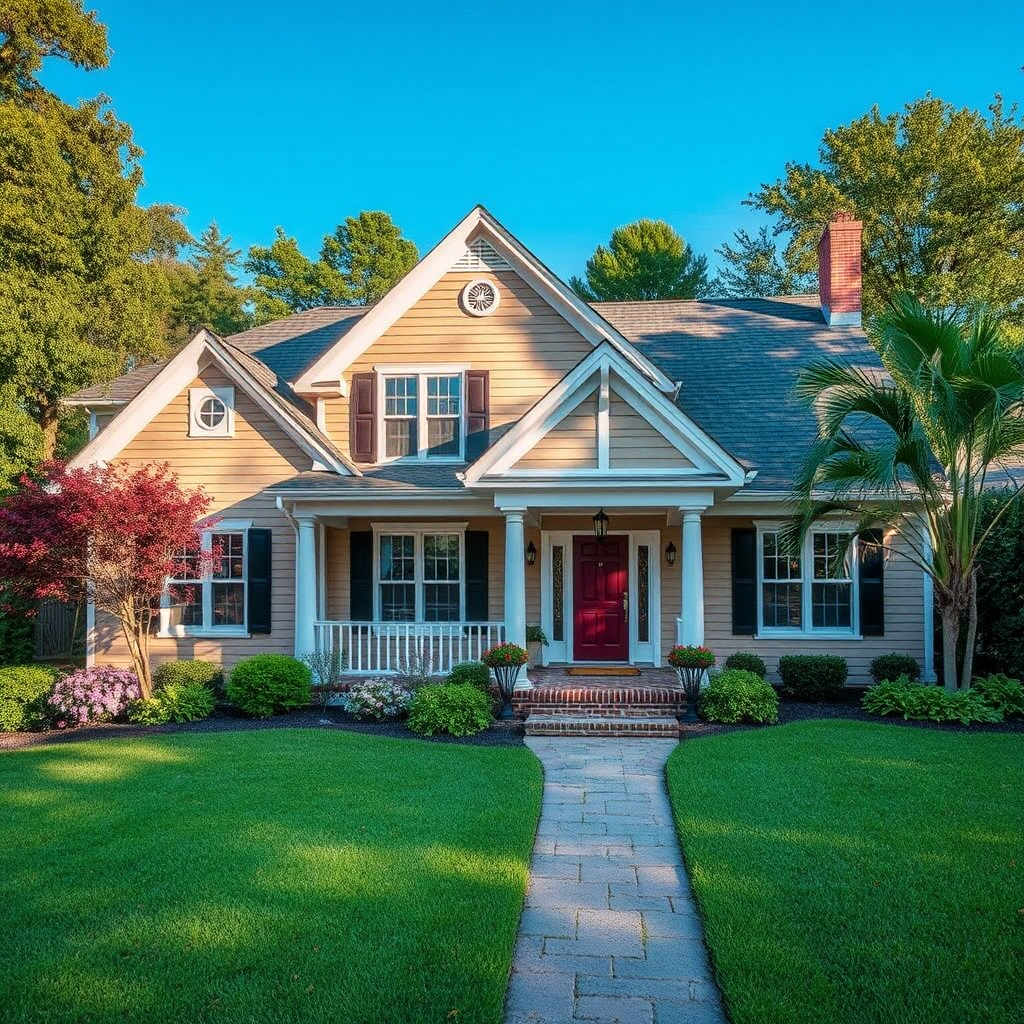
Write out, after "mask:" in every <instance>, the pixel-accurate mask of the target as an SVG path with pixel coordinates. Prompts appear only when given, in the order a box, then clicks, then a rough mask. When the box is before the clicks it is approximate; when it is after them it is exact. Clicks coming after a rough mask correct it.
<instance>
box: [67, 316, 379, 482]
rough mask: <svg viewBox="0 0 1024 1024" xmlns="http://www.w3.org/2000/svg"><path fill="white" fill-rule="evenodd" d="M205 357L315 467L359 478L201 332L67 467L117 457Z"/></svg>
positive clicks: (215, 341) (198, 373)
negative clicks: (277, 427) (274, 423)
mask: <svg viewBox="0 0 1024 1024" xmlns="http://www.w3.org/2000/svg"><path fill="white" fill-rule="evenodd" d="M207 354H209V356H211V357H212V360H213V362H215V363H216V364H217V365H218V366H219V367H220V368H221V369H222V370H224V372H225V373H227V374H228V376H230V377H231V378H232V379H233V380H234V382H235V384H236V385H237V386H238V387H240V388H241V389H242V390H243V391H245V392H246V394H247V395H248V396H249V397H250V398H251V399H252V400H253V401H254V402H256V404H257V405H259V406H260V408H261V409H263V411H264V412H266V413H267V415H269V416H270V417H271V418H272V419H273V420H274V421H275V422H277V423H278V424H279V425H280V426H281V427H282V428H283V429H284V431H285V433H286V434H288V435H289V437H291V438H292V440H293V441H295V443H296V444H298V445H299V447H301V448H302V449H303V451H305V452H306V453H307V454H308V455H309V456H310V457H311V459H312V460H313V465H314V466H315V465H316V464H317V463H321V464H322V465H324V466H326V467H327V468H328V469H330V470H333V471H334V472H335V473H338V474H339V475H340V476H362V473H361V472H360V471H359V470H358V469H357V468H356V467H354V466H351V465H349V464H347V463H345V462H343V461H341V460H340V459H339V458H338V457H337V456H335V455H334V453H333V452H331V451H329V450H328V449H327V448H326V447H325V446H324V445H323V444H322V443H321V442H320V440H319V439H317V438H316V437H314V436H313V435H312V434H311V433H310V432H309V431H308V430H307V429H306V428H305V427H304V426H303V425H302V423H301V421H299V420H297V419H295V418H294V417H292V416H290V415H288V414H287V413H286V411H285V410H284V409H282V408H281V407H280V406H279V405H278V403H277V402H275V401H273V400H272V399H270V398H268V397H267V395H266V387H265V385H264V384H262V383H261V382H260V381H258V380H257V379H256V378H255V377H253V376H252V374H251V373H249V371H248V370H246V369H245V368H244V367H243V366H241V364H240V363H239V362H238V361H237V360H236V359H235V358H234V356H232V355H231V354H230V351H229V350H228V349H227V348H226V347H225V346H224V345H223V343H222V342H221V341H220V339H219V338H218V337H217V336H216V335H215V334H213V333H212V332H211V331H208V330H206V329H205V328H203V329H202V330H200V331H199V332H198V333H197V334H196V335H195V337H193V338H192V340H191V341H190V342H188V344H186V345H185V346H184V347H183V348H182V349H180V350H179V351H178V352H177V353H176V354H175V355H174V356H172V357H171V358H170V359H169V360H168V361H167V362H166V363H165V364H164V366H163V368H162V369H161V370H160V372H159V373H158V374H157V375H156V376H155V377H154V378H153V379H152V380H151V381H150V382H149V383H148V384H147V385H146V386H145V387H144V388H143V389H142V390H141V391H140V392H139V393H138V394H137V395H136V396H135V397H134V398H133V399H132V400H131V401H130V402H129V403H128V404H127V405H126V406H125V407H124V408H123V409H122V411H121V412H120V413H118V415H117V416H116V417H115V418H114V419H113V420H112V421H111V422H110V424H109V425H108V426H107V427H105V428H104V429H103V430H101V431H100V432H99V434H97V435H96V437H94V438H93V439H92V440H91V441H90V442H89V443H88V444H87V445H86V446H85V447H84V448H83V449H82V450H81V451H80V452H79V453H78V454H77V455H76V456H75V457H74V458H73V459H72V460H71V461H70V463H69V466H70V467H71V468H73V469H81V468H84V467H86V466H90V465H93V464H95V463H103V462H109V461H110V460H111V459H113V458H114V457H115V456H117V455H118V454H119V453H120V452H121V451H122V450H123V449H124V447H125V446H126V445H128V444H129V443H130V442H131V441H132V440H133V439H134V438H135V437H137V436H138V435H139V434H140V433H141V432H142V430H143V429H145V427H146V426H148V425H149V423H150V421H151V420H152V419H153V418H154V417H155V416H156V415H157V414H158V413H160V412H161V411H162V410H163V409H164V408H166V406H167V405H168V403H170V402H171V401H173V399H175V398H177V397H178V395H180V394H181V393H182V392H183V391H184V390H185V389H186V388H187V387H189V385H191V383H192V382H193V381H194V380H195V379H196V378H197V377H199V376H201V374H202V371H203V370H204V369H205V367H206V365H207V364H206V363H205V362H204V361H203V357H204V356H206V355H207ZM185 436H186V432H185V431H184V430H182V438H183V439H184V438H185Z"/></svg>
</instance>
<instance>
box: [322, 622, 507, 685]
mask: <svg viewBox="0 0 1024 1024" xmlns="http://www.w3.org/2000/svg"><path fill="white" fill-rule="evenodd" d="M315 629H316V646H317V650H327V651H332V652H337V651H340V652H342V653H343V654H344V656H345V658H346V661H347V666H346V668H345V673H344V674H346V675H378V674H379V675H387V674H390V673H393V672H400V671H403V670H405V669H406V668H408V667H412V666H413V665H414V664H416V663H417V662H418V663H420V664H421V665H424V664H426V663H429V670H430V672H431V673H432V674H437V675H440V674H442V673H447V672H450V671H451V668H452V666H453V665H457V664H458V663H459V662H462V661H479V660H480V657H481V655H482V654H483V652H484V651H486V650H487V649H488V648H489V647H493V646H494V645H495V644H498V643H501V642H502V641H503V640H504V639H505V623H503V622H317V623H316V625H315Z"/></svg>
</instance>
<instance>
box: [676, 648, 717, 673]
mask: <svg viewBox="0 0 1024 1024" xmlns="http://www.w3.org/2000/svg"><path fill="white" fill-rule="evenodd" d="M668 663H669V664H670V665H671V666H672V667H673V668H700V669H708V668H711V666H712V665H714V663H715V652H714V651H712V650H709V649H708V648H707V647H704V646H701V647H692V646H691V647H687V646H684V645H683V644H677V645H676V646H675V647H673V648H672V650H671V651H669V652H668Z"/></svg>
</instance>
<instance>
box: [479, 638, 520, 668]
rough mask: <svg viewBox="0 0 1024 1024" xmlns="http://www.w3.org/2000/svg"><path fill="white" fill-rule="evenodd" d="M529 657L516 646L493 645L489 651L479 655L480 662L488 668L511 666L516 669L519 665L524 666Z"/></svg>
mask: <svg viewBox="0 0 1024 1024" xmlns="http://www.w3.org/2000/svg"><path fill="white" fill-rule="evenodd" d="M529 657H530V656H529V655H528V654H527V653H526V651H525V649H524V648H522V647H520V646H519V645H518V644H510V643H507V642H506V643H503V644H495V645H494V646H493V647H492V648H490V649H489V650H486V651H484V653H483V654H482V655H481V657H480V660H481V661H482V662H483V663H484V664H485V665H486V666H487V667H488V668H503V667H504V666H506V665H513V666H516V667H518V666H519V665H525V664H526V662H527V661H528V660H529Z"/></svg>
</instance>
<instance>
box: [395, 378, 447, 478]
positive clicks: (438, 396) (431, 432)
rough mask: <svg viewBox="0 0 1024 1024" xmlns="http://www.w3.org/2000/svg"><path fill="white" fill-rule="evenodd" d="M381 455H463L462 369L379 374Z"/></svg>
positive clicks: (444, 456) (418, 456)
mask: <svg viewBox="0 0 1024 1024" xmlns="http://www.w3.org/2000/svg"><path fill="white" fill-rule="evenodd" d="M381 379H382V381H383V385H382V386H383V402H382V409H383V411H382V420H383V428H382V430H381V436H382V437H383V438H384V458H385V459H386V460H394V459H437V458H445V459H452V460H459V459H461V458H462V457H463V440H464V438H463V434H464V430H463V424H462V415H463V410H462V372H461V370H460V371H459V372H448V373H436V372H434V373H427V372H424V373H419V372H417V373H411V372H409V373H401V374H398V373H396V374H382V375H381Z"/></svg>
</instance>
